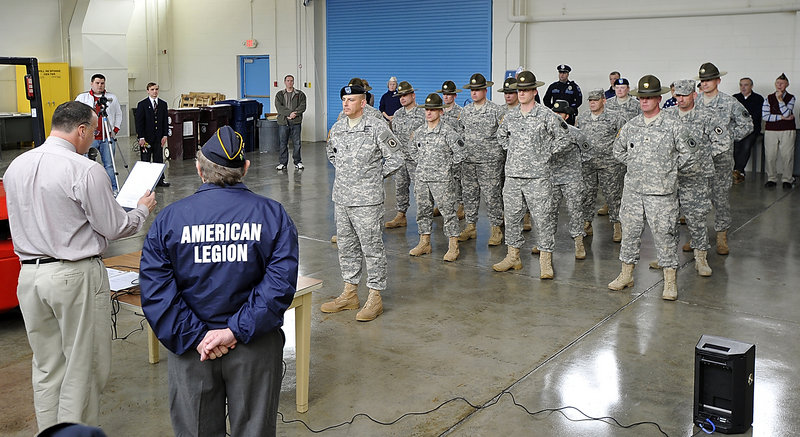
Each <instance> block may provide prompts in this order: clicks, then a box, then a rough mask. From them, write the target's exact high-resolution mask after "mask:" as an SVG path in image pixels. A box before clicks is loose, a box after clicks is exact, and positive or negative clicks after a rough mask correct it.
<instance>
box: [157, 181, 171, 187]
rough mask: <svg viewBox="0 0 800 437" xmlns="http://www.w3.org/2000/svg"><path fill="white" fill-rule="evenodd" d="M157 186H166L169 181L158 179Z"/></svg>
mask: <svg viewBox="0 0 800 437" xmlns="http://www.w3.org/2000/svg"><path fill="white" fill-rule="evenodd" d="M158 186H159V187H165V188H166V187H168V186H169V182H167V181H158Z"/></svg>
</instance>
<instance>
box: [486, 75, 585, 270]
mask: <svg viewBox="0 0 800 437" xmlns="http://www.w3.org/2000/svg"><path fill="white" fill-rule="evenodd" d="M542 85H544V82H539V81H537V80H536V76H534V75H533V73H531V72H530V71H523V72H521V73H520V74H519V75H518V76H517V83H514V84H512V85H511V86H512V87H516V88H517V90H518V91H519V101H520V107H519V109H514V110H512V111H511V112H509V113H508V114H507V115H506V116H505V118H504V119H503V122H502V123H501V124H500V127H499V128H498V129H497V138H498V139H499V141H500V145H501V146H502V147H503V149H505V150H506V151H507V156H506V164H505V165H506V180H505V186H504V187H503V203H504V205H505V208H506V209H505V222H506V245H508V254H507V255H506V257H505V258H504V259H503V260H502V261H500V262H499V263H497V264H495V265H493V266H492V268H493V269H494V270H495V271H498V272H504V271H506V270H509V269H512V268H513V269H515V270H519V269H521V268H522V261H520V259H519V249H520V247H522V244H523V243H524V242H525V239H524V238H523V237H522V216H523V215H524V213H525V204H526V203H527V205H528V206H529V207H530V210H531V216H532V217H533V221H534V223H535V224H536V229H537V230H538V232H539V235H538V242H539V250H540V251H541V253H540V255H539V269H540V271H539V277H540V278H541V279H553V249H554V248H555V234H556V224H555V221H554V220H553V207H554V203H553V201H552V194H553V184H552V181H551V179H550V176H551V167H550V160H551V159H552V157H553V154H554V153H558V152H561V151H565V150H566V149H567V147H569V146H571V144H570V143H569V140H568V137H567V132H568V130H567V129H568V128H567V123H566V122H565V121H564V120H562V119H561V118H560V117H558V116H557V115H555V113H553V111H551V110H550V109H548V108H546V107H545V106H544V105H541V104H536V102H535V101H534V97H535V96H536V94H537V93H538V91H537V88H539V87H540V86H542Z"/></svg>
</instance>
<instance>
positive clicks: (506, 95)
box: [497, 77, 539, 253]
mask: <svg viewBox="0 0 800 437" xmlns="http://www.w3.org/2000/svg"><path fill="white" fill-rule="evenodd" d="M513 83H517V78H515V77H507V78H506V79H505V80H504V81H503V87H502V88H500V89H499V90H497V92H500V93H503V99H504V100H505V101H506V103H505V104H503V105H502V106H500V107H501V108H503V114H508V112H509V111H511V110H512V109H516V108H519V98H518V96H517V90H516V89H515V88H512V87H511V84H513ZM538 98H539V95H538V94H537V95H536V99H537V100H536V102H537V103H538V102H539V100H538ZM504 159H505V158H504ZM503 180H505V175H503ZM525 211H526V212H525V217H523V219H522V230H523V231H530V230H531V213H530V212H529V211H528V206H527V205H526V206H525ZM537 253H538V252H537Z"/></svg>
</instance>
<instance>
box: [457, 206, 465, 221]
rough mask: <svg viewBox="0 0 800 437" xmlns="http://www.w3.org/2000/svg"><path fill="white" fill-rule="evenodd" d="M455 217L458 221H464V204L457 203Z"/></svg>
mask: <svg viewBox="0 0 800 437" xmlns="http://www.w3.org/2000/svg"><path fill="white" fill-rule="evenodd" d="M456 217H458V219H459V220H464V217H466V215H465V214H464V204H463V203H459V204H458V209H457V210H456Z"/></svg>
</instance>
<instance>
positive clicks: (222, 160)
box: [201, 126, 245, 168]
mask: <svg viewBox="0 0 800 437" xmlns="http://www.w3.org/2000/svg"><path fill="white" fill-rule="evenodd" d="M201 151H202V152H203V156H205V157H206V158H208V160H209V161H211V162H213V163H214V164H217V165H221V166H223V167H228V168H242V167H244V163H245V157H244V140H243V139H242V136H241V135H240V134H239V132H236V131H235V130H233V128H231V127H230V126H222V127H221V128H219V129H217V132H216V133H215V134H214V135H212V136H211V138H209V140H208V141H206V143H205V144H204V145H203V148H202V149H201Z"/></svg>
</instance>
